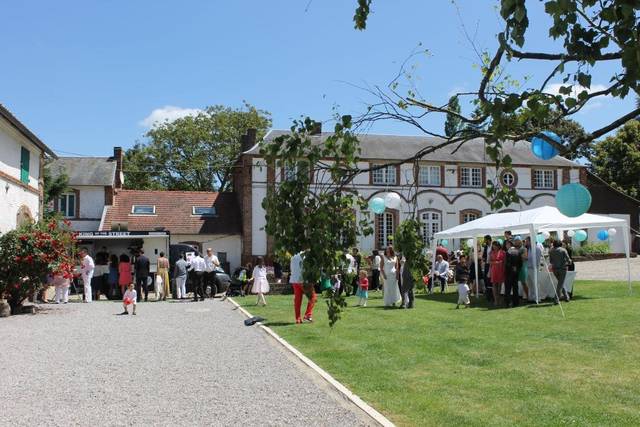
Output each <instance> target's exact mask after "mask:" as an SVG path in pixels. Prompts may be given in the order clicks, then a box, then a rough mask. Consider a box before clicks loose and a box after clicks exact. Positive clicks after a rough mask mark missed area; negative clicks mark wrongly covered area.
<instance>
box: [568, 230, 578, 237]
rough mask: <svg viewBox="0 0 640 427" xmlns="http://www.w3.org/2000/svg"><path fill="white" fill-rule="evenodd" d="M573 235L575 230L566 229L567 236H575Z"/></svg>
mask: <svg viewBox="0 0 640 427" xmlns="http://www.w3.org/2000/svg"><path fill="white" fill-rule="evenodd" d="M575 235H576V231H575V230H569V231H567V236H569V237H573V236H575Z"/></svg>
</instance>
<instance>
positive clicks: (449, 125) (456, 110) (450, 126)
mask: <svg viewBox="0 0 640 427" xmlns="http://www.w3.org/2000/svg"><path fill="white" fill-rule="evenodd" d="M447 107H448V108H449V111H450V113H447V120H446V121H445V122H444V134H445V135H446V136H447V137H448V138H452V137H454V136H456V135H458V132H459V131H460V130H461V129H462V120H461V119H460V117H459V116H460V112H461V109H460V101H458V97H457V96H452V97H451V98H449V103H448V104H447Z"/></svg>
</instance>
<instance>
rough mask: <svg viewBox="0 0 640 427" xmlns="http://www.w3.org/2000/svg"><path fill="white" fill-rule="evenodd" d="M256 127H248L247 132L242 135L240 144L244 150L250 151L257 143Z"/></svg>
mask: <svg viewBox="0 0 640 427" xmlns="http://www.w3.org/2000/svg"><path fill="white" fill-rule="evenodd" d="M256 134H257V130H256V129H253V128H252V129H247V134H246V135H242V137H241V138H240V144H241V147H242V152H245V151H249V150H251V149H252V148H253V146H254V145H256Z"/></svg>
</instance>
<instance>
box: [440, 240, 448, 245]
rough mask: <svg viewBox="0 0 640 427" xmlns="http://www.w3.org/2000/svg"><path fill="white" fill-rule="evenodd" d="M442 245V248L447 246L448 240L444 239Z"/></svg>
mask: <svg viewBox="0 0 640 427" xmlns="http://www.w3.org/2000/svg"><path fill="white" fill-rule="evenodd" d="M440 244H441V245H442V246H447V245H448V244H449V241H448V240H447V239H442V240H440Z"/></svg>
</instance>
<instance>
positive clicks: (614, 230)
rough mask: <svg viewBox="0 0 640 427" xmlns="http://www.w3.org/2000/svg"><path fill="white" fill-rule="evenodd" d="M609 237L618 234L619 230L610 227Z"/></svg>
mask: <svg viewBox="0 0 640 427" xmlns="http://www.w3.org/2000/svg"><path fill="white" fill-rule="evenodd" d="M607 231H609V237H613V236H615V235H616V233H617V232H618V230H616V229H615V228H610V229H609V230H607Z"/></svg>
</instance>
